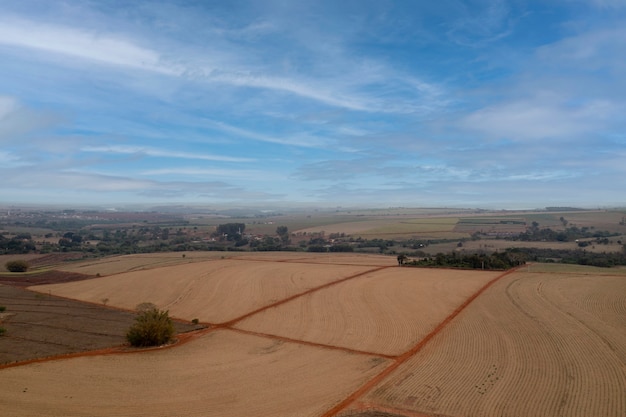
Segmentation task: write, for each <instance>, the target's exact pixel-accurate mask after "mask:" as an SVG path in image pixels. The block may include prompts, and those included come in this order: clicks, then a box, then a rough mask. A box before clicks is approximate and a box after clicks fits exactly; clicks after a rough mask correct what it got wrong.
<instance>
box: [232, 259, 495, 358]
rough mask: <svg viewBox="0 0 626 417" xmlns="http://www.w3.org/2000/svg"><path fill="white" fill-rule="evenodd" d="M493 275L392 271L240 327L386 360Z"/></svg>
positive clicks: (346, 284) (257, 316)
mask: <svg viewBox="0 0 626 417" xmlns="http://www.w3.org/2000/svg"><path fill="white" fill-rule="evenodd" d="M497 275H498V273H495V272H475V271H457V270H436V269H420V268H391V269H384V270H381V271H376V272H371V273H368V274H366V275H365V276H363V277H360V278H359V279H355V280H349V281H346V282H342V283H340V284H338V285H334V286H332V287H328V288H325V289H323V290H320V291H315V292H312V293H310V294H307V295H306V296H303V297H299V298H297V299H295V300H292V301H290V302H288V303H285V304H283V305H280V306H278V307H276V308H273V309H269V310H265V311H263V312H261V313H259V314H255V315H254V316H252V317H250V318H248V319H246V320H244V321H242V322H241V323H238V324H237V327H238V328H241V329H246V330H250V331H257V332H263V333H268V334H272V335H279V336H283V337H288V338H292V339H298V340H306V341H309V342H315V343H321V344H324V345H331V346H341V347H346V348H350V349H354V350H361V351H366V352H375V353H379V354H384V355H391V356H394V355H400V354H401V353H403V352H405V351H407V350H408V349H410V348H411V347H412V346H413V345H414V344H416V343H417V342H419V341H420V340H421V339H422V338H423V337H424V336H426V335H427V334H428V333H429V332H431V331H432V330H433V329H434V328H435V327H437V325H438V324H439V323H440V322H441V321H442V320H444V319H445V318H446V316H448V315H449V314H450V312H452V311H454V309H455V308H456V307H458V306H459V305H460V304H462V303H463V301H465V299H466V298H467V297H469V296H470V295H471V294H472V293H474V292H475V291H476V290H477V289H478V288H480V287H481V286H482V285H484V284H485V283H486V282H487V281H489V280H490V279H492V278H494V277H496V276H497Z"/></svg>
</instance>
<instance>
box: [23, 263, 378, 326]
mask: <svg viewBox="0 0 626 417" xmlns="http://www.w3.org/2000/svg"><path fill="white" fill-rule="evenodd" d="M368 269H371V267H361V266H350V265H348V266H345V265H317V264H313V265H306V264H302V263H285V262H261V261H246V260H228V259H226V260H215V261H206V262H195V263H189V264H182V265H176V266H167V267H161V268H158V269H148V270H140V271H135V272H129V273H124V274H118V275H112V276H108V277H102V278H99V279H95V280H90V281H92V282H87V281H79V282H73V283H68V284H59V285H41V286H37V287H36V288H35V289H36V290H37V291H41V292H44V293H50V294H53V295H60V296H63V297H68V298H73V299H78V300H83V301H90V302H94V303H100V302H101V300H103V299H108V305H111V306H115V307H120V308H126V309H134V308H135V307H136V306H137V304H139V303H142V302H151V303H154V304H156V305H157V306H158V307H159V308H161V309H167V310H169V311H170V314H171V315H172V316H174V317H177V318H181V319H187V320H192V319H194V318H198V319H199V320H200V321H201V322H207V323H222V322H226V321H229V320H232V319H235V318H237V317H239V316H242V315H244V314H247V313H249V312H252V311H254V310H256V309H258V308H261V307H263V306H267V305H269V304H272V303H275V302H277V301H279V300H282V299H284V298H287V297H289V296H292V295H294V294H297V293H300V292H303V291H306V290H308V289H311V288H315V287H319V286H321V285H324V284H327V283H329V282H333V281H336V280H338V279H341V278H344V277H347V276H350V275H353V274H356V273H360V272H363V271H366V270H368Z"/></svg>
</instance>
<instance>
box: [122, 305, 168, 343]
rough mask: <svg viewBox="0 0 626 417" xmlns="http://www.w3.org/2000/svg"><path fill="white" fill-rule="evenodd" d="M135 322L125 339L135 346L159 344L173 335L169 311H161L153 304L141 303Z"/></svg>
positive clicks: (165, 341)
mask: <svg viewBox="0 0 626 417" xmlns="http://www.w3.org/2000/svg"><path fill="white" fill-rule="evenodd" d="M138 309H139V310H140V313H139V315H138V316H137V317H136V318H135V324H133V325H132V326H131V328H130V329H128V332H127V333H126V340H128V342H129V343H130V344H131V345H132V346H136V347H146V346H160V345H164V344H166V343H168V342H170V341H171V340H172V338H173V337H174V324H173V323H172V319H171V318H170V316H169V311H167V310H166V311H162V310H159V309H158V308H156V306H155V305H154V304H151V303H142V304H140V305H139V306H138Z"/></svg>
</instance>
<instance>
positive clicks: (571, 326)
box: [355, 268, 626, 417]
mask: <svg viewBox="0 0 626 417" xmlns="http://www.w3.org/2000/svg"><path fill="white" fill-rule="evenodd" d="M521 271H523V269H522V270H521ZM578 272H579V273H572V272H570V273H567V274H566V273H558V274H553V273H533V272H530V273H528V272H518V273H515V274H511V275H508V276H506V277H504V278H503V279H502V280H500V281H498V282H497V283H496V284H495V285H494V286H492V287H491V288H489V289H488V290H487V291H486V292H485V293H484V294H483V295H482V296H481V297H479V298H477V299H476V300H475V302H474V303H472V304H470V305H469V306H468V307H467V308H466V309H465V310H464V311H463V312H462V314H461V315H459V317H458V320H456V321H453V322H451V323H450V325H449V326H447V328H445V329H444V330H443V331H442V332H441V333H439V334H438V335H437V336H435V337H434V338H433V340H432V342H431V343H429V344H427V345H426V346H425V347H424V349H423V350H421V351H420V352H418V353H417V354H416V355H415V356H414V357H413V358H411V359H410V360H409V361H407V362H406V363H405V364H403V365H402V366H401V367H400V368H399V369H398V370H397V372H394V373H393V375H391V376H390V377H389V378H387V379H386V380H385V381H384V382H383V383H381V384H379V385H378V386H377V387H375V388H374V389H373V390H371V391H370V392H369V394H368V395H367V396H366V397H365V398H364V399H363V401H362V403H361V404H360V406H361V407H363V406H364V405H369V406H370V407H371V406H372V404H374V405H379V406H380V407H382V408H387V409H395V410H396V411H397V412H398V413H399V414H406V415H410V414H408V413H410V412H417V413H423V414H426V415H445V416H466V415H471V416H511V417H517V416H520V417H522V416H557V415H558V416H580V417H586V416H605V417H610V416H614V417H618V416H623V415H624V414H625V413H626V368H625V367H624V364H625V363H626V279H625V277H624V275H622V274H617V275H612V274H610V272H608V271H607V270H605V275H598V274H585V272H586V270H585V269H584V268H583V269H581V270H579V271H578ZM355 407H356V408H357V409H358V407H359V405H358V404H357V405H355Z"/></svg>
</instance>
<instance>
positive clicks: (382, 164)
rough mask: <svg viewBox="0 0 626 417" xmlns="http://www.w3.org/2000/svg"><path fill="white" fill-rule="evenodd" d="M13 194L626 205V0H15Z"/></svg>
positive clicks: (7, 102)
mask: <svg viewBox="0 0 626 417" xmlns="http://www.w3.org/2000/svg"><path fill="white" fill-rule="evenodd" d="M0 203H5V204H61V205H66V206H71V205H100V206H106V207H115V206H120V205H123V204H143V205H147V206H150V205H161V204H190V205H203V206H210V207H212V206H255V207H263V206H268V207H269V206H285V207H287V206H298V205H308V206H322V207H336V206H342V207H368V208H373V207H472V208H474V207H475V208H501V209H521V208H541V207H547V206H577V207H589V208H596V207H612V206H620V205H621V206H626V0H550V1H545V0H541V1H533V0H510V1H496V0H471V1H466V0H441V1H436V2H435V1H426V0H424V1H420V0H415V1H409V0H406V1H401V0H398V1H390V0H373V1H369V0H345V1H336V0H333V1H325V0H315V1H304V0H303V1H292V0H267V1H265V0H253V1H240V0H233V1H209V0H206V1H191V0H179V1H174V0H169V1H159V0H150V1H142V0H138V1H132V2H129V1H126V0H122V1H117V0H58V1H54V2H51V1H48V0H20V1H11V0H0Z"/></svg>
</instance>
